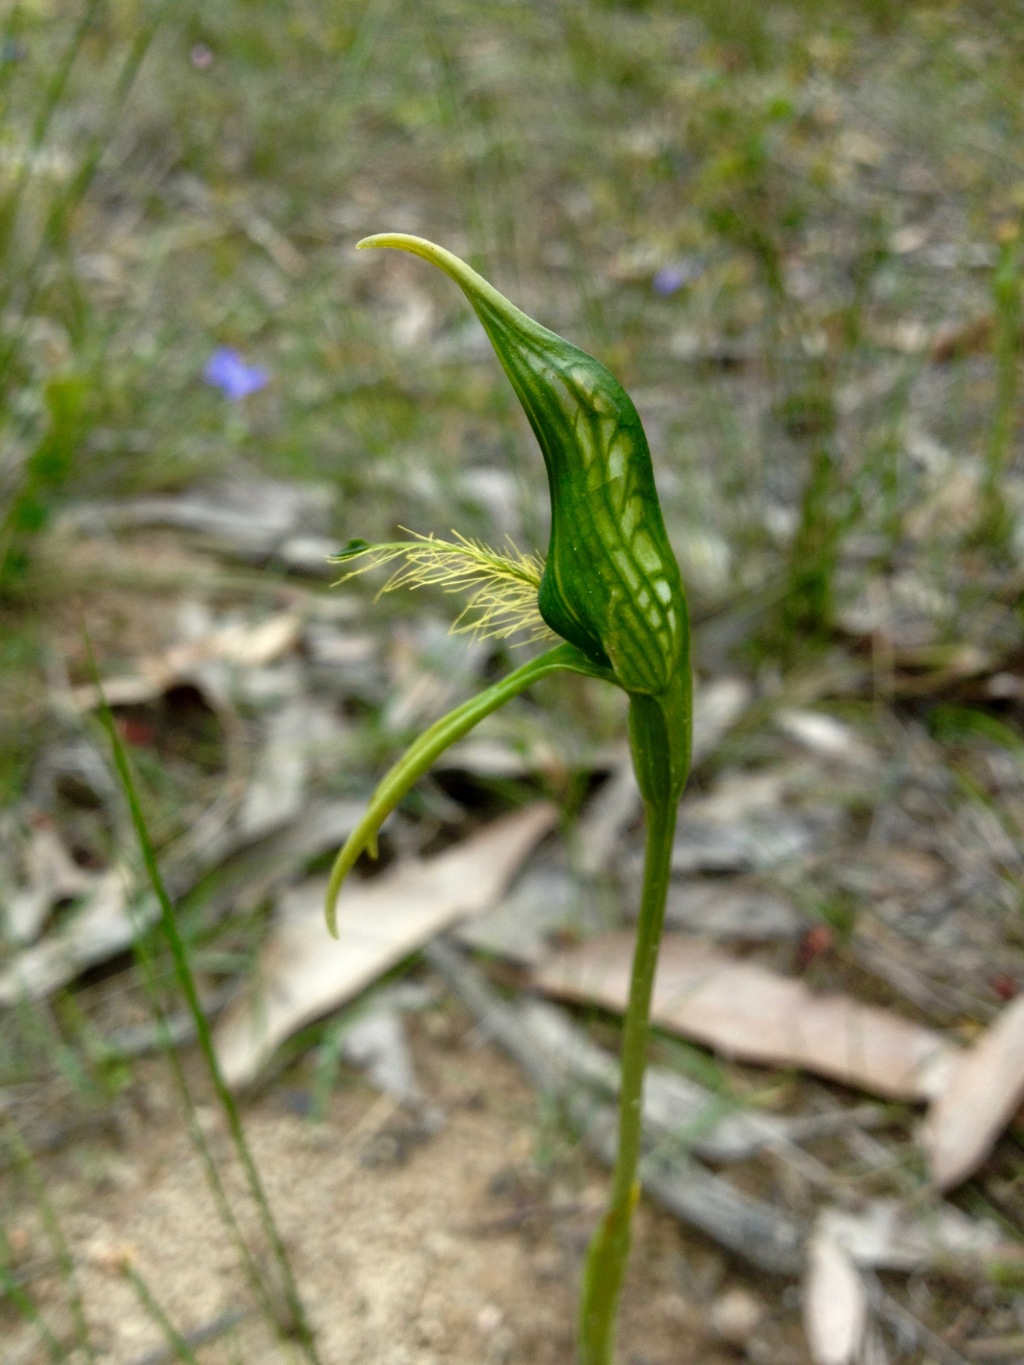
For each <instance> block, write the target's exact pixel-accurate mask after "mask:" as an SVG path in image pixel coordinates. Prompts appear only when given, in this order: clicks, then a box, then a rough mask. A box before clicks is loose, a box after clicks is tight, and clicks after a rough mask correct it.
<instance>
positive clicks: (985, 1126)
mask: <svg viewBox="0 0 1024 1365" xmlns="http://www.w3.org/2000/svg"><path fill="white" fill-rule="evenodd" d="M1022 1100H1024V996H1020V997H1018V998H1017V999H1016V1000H1015V1001H1014V1002H1013V1003H1012V1004H1011V1005H1008V1006H1007V1007H1006V1009H1004V1010H1003V1012H1002V1014H1000V1015H999V1016H998V1018H997V1019H996V1020H995V1021H994V1023H992V1024H991V1025H990V1026H989V1027H988V1028H987V1029H986V1030H985V1032H984V1033H982V1034H981V1036H980V1037H979V1038H978V1039H977V1040H976V1042H975V1043H974V1044H973V1046H972V1047H970V1048H968V1049H967V1051H965V1052H961V1053H960V1054H959V1055H958V1056H957V1057H956V1058H955V1059H954V1061H953V1065H952V1067H951V1069H950V1071H949V1074H948V1076H947V1077H946V1080H945V1083H944V1085H943V1086H942V1088H941V1089H940V1091H939V1092H938V1094H937V1095H936V1097H935V1100H934V1102H933V1104H932V1106H931V1109H930V1110H929V1112H928V1117H927V1119H926V1120H925V1123H924V1125H923V1127H922V1130H921V1142H922V1145H923V1147H924V1151H925V1156H926V1157H927V1159H928V1165H929V1167H930V1169H931V1173H932V1175H933V1177H934V1178H935V1182H936V1184H937V1185H938V1186H939V1187H940V1188H941V1189H944V1190H947V1189H951V1188H952V1187H953V1186H954V1185H959V1184H960V1182H961V1181H963V1180H966V1179H967V1177H968V1176H969V1175H972V1174H973V1173H974V1172H975V1171H976V1170H977V1169H978V1167H979V1166H980V1165H981V1163H982V1162H983V1161H984V1160H985V1158H986V1157H987V1156H988V1154H989V1152H990V1151H991V1150H992V1148H993V1146H994V1145H995V1142H996V1139H997V1138H998V1137H999V1135H1000V1133H1001V1132H1002V1131H1003V1129H1004V1128H1005V1127H1006V1125H1007V1123H1009V1121H1010V1119H1011V1118H1012V1117H1013V1115H1014V1114H1015V1113H1016V1111H1017V1109H1018V1107H1019V1105H1020V1103H1021V1101H1022Z"/></svg>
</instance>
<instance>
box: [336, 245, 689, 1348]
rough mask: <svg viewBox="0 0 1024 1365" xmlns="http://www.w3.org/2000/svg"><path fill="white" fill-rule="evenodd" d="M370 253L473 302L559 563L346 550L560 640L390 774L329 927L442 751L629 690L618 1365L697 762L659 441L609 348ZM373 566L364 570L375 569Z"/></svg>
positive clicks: (607, 1340) (426, 543) (402, 549)
mask: <svg viewBox="0 0 1024 1365" xmlns="http://www.w3.org/2000/svg"><path fill="white" fill-rule="evenodd" d="M359 246H360V247H395V248H398V249H399V250H403V251H408V252H411V253H412V254H413V255H416V256H421V257H422V258H423V259H424V260H427V261H431V262H433V264H434V265H437V266H438V267H440V269H441V270H443V271H444V272H445V274H447V275H448V276H450V277H451V278H452V279H453V280H454V281H455V282H456V284H458V285H459V287H460V288H461V289H462V291H463V293H464V294H465V295H466V297H467V299H468V300H469V302H470V304H471V305H472V307H473V309H474V310H475V312H476V314H477V317H478V318H479V319H480V322H481V323H482V324H483V327H484V330H485V331H486V332H487V335H488V337H489V338H490V341H491V344H492V346H493V347H494V351H495V354H496V355H497V357H498V360H499V361H500V362H501V365H502V367H503V369H504V370H505V373H506V375H507V376H508V378H509V380H510V382H511V384H512V387H513V389H514V390H515V392H516V396H517V397H518V398H519V401H520V403H521V404H522V406H523V410H524V411H525V413H526V416H527V418H528V420H529V422H530V425H531V427H532V428H533V431H534V434H535V436H536V437H537V441H538V443H539V445H540V448H541V453H542V455H543V457H544V464H545V467H546V469H547V476H548V486H549V489H550V493H551V538H550V542H549V545H548V552H547V556H546V559H545V560H544V561H540V560H538V559H537V558H536V557H534V556H524V555H521V554H519V552H518V551H516V550H515V549H514V547H510V553H508V554H499V553H497V552H495V551H493V550H490V549H488V548H487V547H486V546H483V545H480V544H479V543H478V542H475V541H468V540H466V539H465V538H463V537H458V536H457V537H456V539H455V540H454V541H441V540H435V539H434V538H433V537H420V538H418V539H415V540H412V541H407V542H395V543H391V544H388V545H380V546H371V545H368V544H366V543H365V542H363V541H354V542H353V543H352V544H351V545H350V546H348V547H347V548H346V550H345V551H344V552H343V553H342V555H340V556H339V559H341V560H342V561H344V562H346V563H349V564H352V563H357V564H359V567H357V568H356V569H355V570H354V572H357V573H359V572H362V571H363V570H364V569H366V568H369V567H372V566H374V565H381V564H391V563H393V562H396V561H397V562H399V563H400V564H401V565H402V567H401V568H400V569H399V570H398V571H397V572H396V573H395V574H394V575H393V576H392V578H391V580H390V581H389V583H388V584H387V585H386V589H385V590H387V589H389V588H394V587H401V586H413V587H416V586H420V585H423V584H428V583H434V584H439V585H440V586H442V587H444V588H445V589H446V590H448V591H464V590H469V591H470V593H471V598H470V603H469V606H468V607H467V609H466V610H465V611H464V612H463V614H462V616H461V617H460V618H459V621H458V622H457V625H456V628H458V629H470V630H476V631H479V632H481V633H486V634H494V635H499V636H505V635H508V634H510V633H512V632H515V631H517V630H520V631H521V630H522V629H523V628H524V627H525V629H526V633H527V634H528V635H530V636H531V637H532V638H541V637H542V636H544V635H545V634H547V632H548V631H550V632H551V633H552V634H553V635H554V636H555V637H560V639H561V641H562V643H560V644H556V645H554V647H552V648H550V649H548V650H547V651H546V652H544V653H543V654H541V655H539V656H538V657H537V658H535V659H533V660H531V661H530V662H529V663H527V664H524V665H523V666H522V667H521V668H519V669H516V670H515V671H514V672H512V673H510V674H509V675H508V676H507V677H506V678H504V679H502V680H501V681H500V682H498V683H496V684H494V685H493V686H492V687H489V688H487V689H485V690H484V691H483V692H481V693H479V694H478V695H477V696H475V697H472V698H470V700H469V701H467V702H464V703H463V704H462V705H461V706H459V707H457V708H456V709H455V710H454V711H452V712H450V713H449V714H448V715H447V716H444V717H443V718H442V719H441V720H439V721H437V722H435V724H434V725H432V726H431V727H430V728H429V729H428V730H427V731H425V733H424V734H422V735H421V736H420V737H419V739H417V740H416V741H415V742H414V743H413V745H412V746H411V747H410V748H409V750H408V751H407V752H406V753H405V755H404V756H403V757H402V758H401V759H400V760H399V761H398V762H397V763H396V764H395V765H394V767H393V768H392V769H391V770H390V772H388V774H387V775H386V776H385V777H384V779H383V781H382V782H381V783H380V785H379V786H378V788H377V790H376V792H375V793H374V795H373V796H372V798H371V800H370V803H369V806H368V809H367V812H366V815H365V817H364V819H363V820H362V821H361V823H360V825H359V827H358V828H357V829H356V830H355V831H354V832H353V834H352V835H351V836H350V838H349V839H348V841H347V842H346V844H345V846H344V847H343V848H342V850H341V852H340V853H339V854H338V857H337V860H336V862H335V865H334V868H333V871H332V874H331V879H330V884H329V888H328V895H327V919H328V925H329V927H330V929H331V931H332V932H335V915H336V905H337V899H338V894H339V891H340V888H341V885H342V882H343V881H344V878H345V877H346V876H347V874H348V872H349V871H350V870H351V868H352V866H353V865H354V863H355V862H356V860H357V859H358V857H359V856H360V854H361V853H363V852H364V851H369V852H370V853H372V854H374V855H376V837H377V832H378V830H379V829H380V826H381V824H382V823H383V821H384V820H385V819H386V818H387V815H388V814H389V813H390V812H391V811H392V810H393V809H394V808H395V806H396V805H397V804H398V802H399V801H400V800H401V799H402V797H403V796H404V795H405V793H406V792H407V791H408V790H409V789H410V787H411V786H412V785H413V783H414V782H415V781H416V780H417V779H418V778H419V777H420V776H422V774H423V773H424V772H426V770H427V769H428V768H429V767H430V765H431V764H432V763H433V762H434V761H435V760H436V758H437V757H438V755H439V754H440V753H442V752H443V751H444V749H445V748H447V747H448V746H449V745H450V744H453V743H454V742H455V741H456V740H458V739H459V738H461V737H462V736H463V735H464V734H466V733H467V732H468V731H469V730H470V729H472V727H473V726H474V725H476V724H477V723H478V722H479V721H480V720H482V719H483V717H484V716H486V715H489V714H490V713H491V712H492V711H494V710H495V709H497V707H499V706H502V705H504V704H505V702H506V701H509V700H510V699H511V698H512V697H514V696H516V695H518V694H519V693H520V692H522V691H523V690H524V689H525V688H527V687H529V686H531V685H532V684H533V683H534V682H536V681H537V680H538V679H539V678H541V677H544V676H546V675H548V674H551V673H554V672H558V671H562V670H566V671H570V672H575V673H580V674H583V675H586V676H589V677H594V678H600V679H603V680H604V681H607V682H611V683H614V684H615V685H616V686H618V687H620V688H622V690H623V691H624V692H626V693H627V695H628V697H629V704H630V709H629V730H630V747H631V753H632V757H633V763H634V767H635V770H636V774H637V782H638V785H639V788H640V792H641V795H642V797H643V801H644V808H645V816H646V826H647V847H646V858H645V872H644V887H643V892H642V900H641V910H640V918H639V922H638V931H637V947H636V954H635V958H634V968H633V979H632V985H631V990H630V999H629V1005H628V1008H627V1013H626V1020H625V1027H624V1033H623V1061H622V1089H621V1095H620V1134H619V1149H618V1158H617V1163H616V1168H615V1172H614V1176H613V1185H612V1193H611V1198H610V1201H609V1206H608V1210H607V1212H606V1214H605V1217H604V1219H603V1220H602V1223H601V1225H600V1227H599V1228H598V1231H597V1234H596V1235H595V1237H594V1240H593V1242H592V1244H591V1249H590V1253H589V1256H588V1261H587V1267H586V1271H585V1274H584V1283H583V1295H582V1305H581V1313H580V1360H581V1362H582V1365H610V1362H611V1361H612V1359H613V1342H614V1324H615V1317H616V1310H617V1302H618V1296H619V1290H620V1288H621V1282H622V1276H623V1272H624V1269H625V1264H626V1259H627V1257H628V1253H629V1241H630V1224H631V1219H632V1211H633V1208H634V1205H635V1203H636V1198H637V1193H638V1187H637V1183H636V1170H637V1163H638V1159H639V1154H640V1146H641V1138H642V1133H641V1117H640V1109H641V1092H642V1084H643V1072H644V1067H645V1064H646V1052H647V1043H648V1035H649V1028H650V1024H649V1020H650V1003H651V992H652V989H653V983H654V972H655V967H656V963H657V954H658V945H659V943H660V940H661V932H662V925H663V921H664V907H665V896H666V890H667V886H668V877H669V870H670V862H671V849H672V841H673V837H674V832H675V823H676V810H677V806H678V802H679V797H680V795H681V793H682V790H683V786H684V785H685V782H686V778H687V774H688V772H689V765H690V750H691V732H692V707H691V679H690V644H689V621H688V615H687V609H686V597H685V594H684V591H683V584H682V580H681V578H680V574H679V568H678V565H677V563H676V559H675V556H674V554H673V553H672V548H671V546H670V544H669V541H668V536H667V535H666V532H665V524H664V520H663V518H662V515H661V508H660V505H659V503H658V495H657V490H656V488H655V485H654V472H653V468H652V464H651V455H650V450H649V448H648V445H647V438H646V436H645V435H644V431H643V427H642V426H641V423H640V418H639V416H638V414H637V411H636V408H635V407H634V405H633V403H632V401H631V399H630V398H629V396H628V394H626V392H625V391H624V389H623V388H622V386H621V385H620V384H619V383H618V381H617V380H616V379H615V378H614V377H613V376H612V375H611V374H610V373H609V372H608V370H607V369H606V368H605V367H604V366H603V365H602V364H601V363H600V362H599V361H597V360H595V359H594V358H593V356H590V355H588V354H587V353H586V352H585V351H582V350H580V349H579V348H578V347H577V346H573V345H572V344H571V343H570V342H568V341H565V340H563V339H562V338H561V337H559V336H557V335H556V334H555V333H554V332H550V331H548V330H547V328H545V327H542V326H541V325H540V324H539V323H537V322H534V321H533V319H532V318H529V317H527V316H526V314H525V313H523V312H521V311H520V310H519V309H518V308H516V307H515V305H514V304H512V303H510V302H509V300H508V299H506V298H504V297H503V295H501V294H499V293H498V291H497V290H496V289H495V288H494V287H493V286H492V285H490V284H488V282H487V281H486V280H485V279H483V278H482V277H481V276H480V275H478V274H477V273H476V271H475V270H472V269H471V268H470V267H469V266H468V265H466V264H465V262H463V261H461V260H459V258H458V257H457V256H454V255H452V253H451V252H449V251H446V250H445V249H444V248H443V247H439V246H436V245H435V244H434V243H433V242H428V241H425V240H424V239H423V238H421V237H411V236H407V235H405V234H401V233H387V234H381V235H379V236H375V237H368V238H366V239H365V240H364V241H362V242H360V243H359ZM360 561H362V563H359V562H360Z"/></svg>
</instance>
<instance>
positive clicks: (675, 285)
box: [651, 256, 704, 298]
mask: <svg viewBox="0 0 1024 1365" xmlns="http://www.w3.org/2000/svg"><path fill="white" fill-rule="evenodd" d="M703 273H704V266H703V264H702V262H701V261H699V260H697V258H696V257H693V256H689V257H686V258H685V259H684V260H681V261H675V262H673V263H672V264H671V265H663V266H662V267H661V269H660V270H659V271H657V273H656V274H655V276H654V279H653V280H651V286H652V288H653V289H654V292H655V293H656V294H661V296H662V297H663V298H667V297H668V295H669V294H675V293H678V291H679V290H680V289H682V287H683V285H685V284H692V283H693V281H694V280H695V279H697V278H698V276H700V275H702V274H703Z"/></svg>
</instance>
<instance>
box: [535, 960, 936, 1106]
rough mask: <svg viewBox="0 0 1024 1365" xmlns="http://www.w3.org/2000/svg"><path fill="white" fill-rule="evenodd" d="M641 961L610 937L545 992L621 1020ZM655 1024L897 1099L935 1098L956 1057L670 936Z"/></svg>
mask: <svg viewBox="0 0 1024 1365" xmlns="http://www.w3.org/2000/svg"><path fill="white" fill-rule="evenodd" d="M632 957H633V937H632V935H630V934H621V933H619V934H609V935H605V936H603V937H600V938H595V939H592V940H591V941H590V942H588V943H585V944H583V945H582V946H581V947H579V948H574V949H572V950H570V951H568V952H564V953H560V954H558V955H557V956H555V957H552V958H550V959H549V960H548V961H547V962H546V963H545V964H544V965H543V966H542V967H541V968H540V969H539V970H538V972H537V973H536V976H535V978H534V979H535V981H536V984H537V985H538V986H539V987H540V989H541V990H544V991H547V992H549V993H550V994H552V995H558V996H563V997H566V998H568V999H571V1000H578V1001H584V1002H587V1003H591V1004H597V1005H603V1006H605V1007H606V1008H608V1009H611V1010H616V1011H620V1012H621V1011H622V1010H624V1008H625V1003H626V998H627V994H628V991H629V976H630V968H631V964H632ZM653 1018H654V1021H655V1023H657V1024H659V1025H660V1026H661V1027H663V1028H666V1029H669V1030H671V1031H672V1032H675V1033H679V1034H682V1035H683V1036H684V1037H687V1038H695V1039H697V1040H698V1041H699V1042H702V1043H706V1044H707V1045H708V1046H709V1047H713V1048H716V1049H717V1050H718V1051H720V1052H724V1053H726V1054H727V1055H729V1056H733V1057H738V1058H740V1059H742V1060H744V1061H749V1062H760V1063H762V1064H765V1065H768V1066H795V1067H800V1068H802V1069H804V1070H807V1071H813V1072H816V1073H817V1074H819V1075H822V1076H828V1077H830V1078H832V1079H833V1080H837V1081H842V1082H843V1083H844V1084H846V1085H851V1086H856V1087H858V1088H860V1089H863V1090H868V1091H871V1092H873V1093H875V1094H879V1095H886V1096H889V1097H890V1098H892V1099H903V1100H923V1099H928V1098H930V1096H932V1095H933V1094H935V1093H936V1089H937V1087H938V1085H939V1084H940V1082H941V1076H942V1072H943V1069H944V1068H945V1067H946V1066H947V1065H948V1062H949V1060H950V1058H951V1056H952V1055H953V1049H952V1048H951V1045H950V1044H949V1043H947V1042H946V1040H945V1039H944V1038H943V1037H942V1036H941V1035H940V1034H938V1033H936V1032H934V1031H933V1030H931V1029H928V1028H924V1027H922V1026H921V1025H919V1024H914V1023H911V1022H910V1021H909V1020H907V1019H902V1018H900V1016H899V1015H896V1014H893V1013H891V1012H890V1011H888V1010H883V1009H878V1008H876V1007H874V1006H870V1005H862V1004H860V1003H859V1002H858V1001H856V1000H852V999H850V998H849V997H848V996H844V995H816V994H815V993H814V992H813V991H811V990H810V989H808V987H807V986H806V985H805V984H804V982H803V981H800V980H798V979H795V978H792V977H785V976H780V975H778V974H777V973H775V972H772V971H769V970H768V969H767V968H765V967H761V966H759V965H758V964H757V963H754V962H741V961H737V960H736V959H735V958H732V957H729V956H728V955H727V954H725V953H722V952H719V951H718V950H716V949H714V948H711V947H709V946H708V945H707V944H705V943H701V942H699V941H697V940H694V939H689V938H685V937H683V936H682V935H679V934H668V935H666V937H665V939H664V940H663V942H662V946H661V958H660V961H659V965H658V974H657V978H656V980H655V986H654V1004H653Z"/></svg>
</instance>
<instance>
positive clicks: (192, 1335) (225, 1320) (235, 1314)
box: [131, 1308, 252, 1365]
mask: <svg viewBox="0 0 1024 1365" xmlns="http://www.w3.org/2000/svg"><path fill="white" fill-rule="evenodd" d="M251 1312H252V1309H251V1308H233V1309H231V1310H230V1311H229V1312H227V1313H221V1314H220V1316H219V1317H216V1318H212V1319H211V1320H210V1321H209V1322H206V1323H203V1325H202V1326H201V1327H194V1328H193V1329H192V1331H191V1332H182V1334H181V1337H182V1340H183V1341H184V1343H185V1345H186V1346H188V1347H189V1348H190V1349H191V1348H192V1347H193V1346H205V1345H207V1343H208V1342H211V1341H216V1339H217V1338H218V1337H222V1336H223V1335H224V1333H225V1332H230V1331H231V1330H232V1329H233V1328H235V1327H237V1326H238V1324H239V1323H240V1322H243V1321H244V1320H245V1319H246V1318H247V1317H248V1316H249V1314H250V1313H251ZM177 1357H178V1353H177V1351H176V1350H175V1348H174V1347H173V1346H170V1345H168V1346H154V1348H153V1349H152V1350H151V1351H147V1352H146V1353H145V1355H141V1356H136V1357H135V1359H134V1360H133V1361H132V1363H131V1365H166V1362H167V1361H169V1360H175V1359H177Z"/></svg>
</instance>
